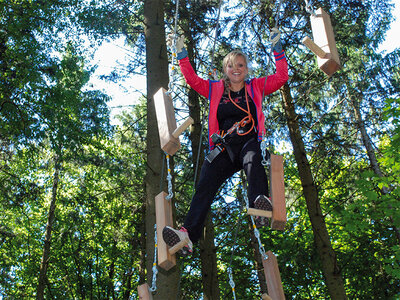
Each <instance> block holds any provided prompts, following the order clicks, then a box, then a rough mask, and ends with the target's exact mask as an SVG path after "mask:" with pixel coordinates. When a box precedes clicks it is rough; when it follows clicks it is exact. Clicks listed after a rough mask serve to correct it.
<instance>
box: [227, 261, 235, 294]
mask: <svg viewBox="0 0 400 300" xmlns="http://www.w3.org/2000/svg"><path fill="white" fill-rule="evenodd" d="M228 276H229V284H230V286H231V288H232V294H233V299H234V300H236V293H235V282H234V281H233V276H232V268H231V267H229V268H228Z"/></svg>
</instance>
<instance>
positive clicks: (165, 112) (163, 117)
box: [153, 88, 193, 155]
mask: <svg viewBox="0 0 400 300" xmlns="http://www.w3.org/2000/svg"><path fill="white" fill-rule="evenodd" d="M153 99H154V105H155V110H156V117H157V125H158V134H159V136H160V145H161V149H162V150H163V151H164V152H166V153H168V154H169V155H174V154H175V153H176V152H177V151H178V150H179V149H180V148H181V144H180V142H179V136H180V135H181V134H182V132H183V131H185V130H186V128H188V127H189V126H190V125H191V124H193V119H192V118H191V117H189V118H187V119H186V120H185V121H184V122H183V124H182V125H180V126H179V127H178V128H177V126H176V119H175V110H174V105H173V102H172V98H171V96H170V95H169V94H168V93H167V91H166V90H165V89H164V88H160V89H159V90H158V92H157V93H155V94H154V97H153Z"/></svg>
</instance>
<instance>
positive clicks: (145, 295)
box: [137, 283, 153, 300]
mask: <svg viewBox="0 0 400 300" xmlns="http://www.w3.org/2000/svg"><path fill="white" fill-rule="evenodd" d="M137 290H138V296H139V300H152V299H153V295H152V294H151V293H150V290H149V285H148V284H147V283H143V284H142V285H139V286H138V288H137Z"/></svg>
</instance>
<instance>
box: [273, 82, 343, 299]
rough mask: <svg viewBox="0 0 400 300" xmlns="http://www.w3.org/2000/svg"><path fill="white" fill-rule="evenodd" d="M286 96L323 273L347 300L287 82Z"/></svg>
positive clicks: (332, 294) (333, 292)
mask: <svg viewBox="0 0 400 300" xmlns="http://www.w3.org/2000/svg"><path fill="white" fill-rule="evenodd" d="M280 91H281V94H282V104H283V108H284V111H285V115H286V118H287V124H288V127H289V133H290V139H291V142H292V146H293V151H294V156H295V159H296V163H297V169H298V171H299V175H300V180H301V183H302V187H303V193H304V198H305V200H306V204H307V209H308V214H309V216H310V221H311V225H312V230H313V234H314V243H315V247H316V250H317V253H318V255H319V258H320V260H321V265H322V272H323V275H324V277H325V283H326V286H327V288H328V293H329V295H330V297H331V299H333V300H335V299H340V300H344V299H347V295H346V291H345V289H344V283H343V279H342V276H341V272H340V268H339V266H338V265H337V259H336V254H335V251H334V249H333V248H332V244H331V241H330V237H329V234H328V230H327V228H326V224H325V219H324V216H323V214H322V211H321V206H320V202H319V198H318V191H317V187H316V185H315V182H314V179H313V176H312V173H311V168H310V164H309V162H308V159H307V155H306V151H305V147H304V143H303V137H302V135H301V132H300V127H299V123H298V121H297V117H298V116H297V114H296V112H295V107H294V104H293V99H292V96H291V94H290V88H289V85H288V84H287V83H286V84H285V85H284V87H283V88H282V89H281V90H280Z"/></svg>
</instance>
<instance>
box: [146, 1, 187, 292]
mask: <svg viewBox="0 0 400 300" xmlns="http://www.w3.org/2000/svg"><path fill="white" fill-rule="evenodd" d="M144 25H145V30H144V33H145V39H146V70H147V137H146V138H147V170H146V197H147V199H146V237H147V240H146V253H147V261H146V266H147V267H146V269H147V280H148V284H149V286H151V285H152V274H153V273H152V266H153V259H154V246H155V245H154V224H155V221H156V219H155V205H154V204H155V201H154V199H155V196H156V195H157V194H158V193H160V190H159V188H160V179H161V178H160V176H161V175H160V174H161V167H160V166H162V163H163V158H162V152H161V148H160V142H159V136H158V127H157V119H156V113H155V107H154V99H153V96H154V94H155V93H156V92H157V91H158V90H159V89H160V88H161V87H164V88H166V89H167V87H168V57H167V49H166V42H165V29H164V25H165V24H164V1H161V0H145V2H144ZM179 276H180V274H179V268H178V267H174V268H172V269H171V270H169V271H168V272H166V271H164V270H163V269H159V272H158V275H157V291H156V293H155V294H154V295H153V299H155V300H157V299H161V300H168V299H174V300H175V299H176V295H177V292H178V282H179Z"/></svg>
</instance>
